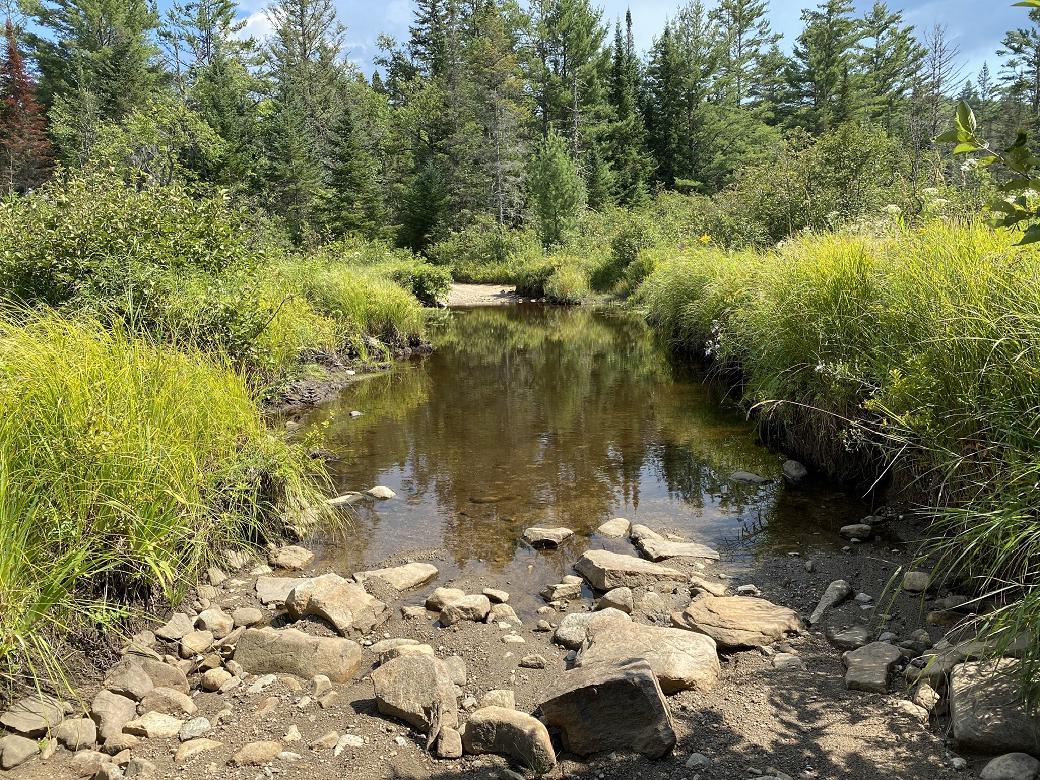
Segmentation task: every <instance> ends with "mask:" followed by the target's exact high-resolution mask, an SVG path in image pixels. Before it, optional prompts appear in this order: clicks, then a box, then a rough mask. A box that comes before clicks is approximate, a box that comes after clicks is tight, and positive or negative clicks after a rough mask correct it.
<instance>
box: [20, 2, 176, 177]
mask: <svg viewBox="0 0 1040 780" xmlns="http://www.w3.org/2000/svg"><path fill="white" fill-rule="evenodd" d="M33 21H35V22H36V24H37V25H39V26H40V27H41V28H43V29H44V30H45V31H46V34H45V35H37V34H34V35H31V36H29V39H30V42H31V44H32V46H33V49H34V53H35V56H36V61H37V63H38V64H39V67H40V70H41V71H42V74H43V77H42V80H41V83H40V96H41V98H42V99H43V101H44V103H47V104H50V105H51V111H50V115H51V132H52V135H53V136H54V138H55V139H56V140H57V141H58V146H59V149H60V151H61V153H62V154H63V156H64V157H65V158H66V160H67V161H69V162H73V163H76V162H79V163H82V162H85V161H86V160H87V159H89V156H90V152H91V147H92V143H93V141H94V139H95V138H96V133H97V127H98V124H99V123H102V122H110V121H115V122H118V121H120V120H121V119H123V118H124V117H126V116H127V115H128V114H129V113H130V112H131V111H133V110H134V109H136V108H142V107H143V106H144V105H145V104H146V103H147V101H148V99H149V97H150V96H152V95H153V94H155V92H156V90H158V89H159V87H160V83H161V81H162V73H161V70H160V68H159V67H158V65H157V63H156V55H157V54H158V50H157V49H156V47H155V45H154V44H153V42H152V34H153V33H154V31H155V29H156V26H157V25H158V16H157V14H156V11H155V8H154V6H152V5H151V4H150V3H149V2H148V0H42V2H40V3H39V5H37V6H35V10H34V14H33Z"/></svg>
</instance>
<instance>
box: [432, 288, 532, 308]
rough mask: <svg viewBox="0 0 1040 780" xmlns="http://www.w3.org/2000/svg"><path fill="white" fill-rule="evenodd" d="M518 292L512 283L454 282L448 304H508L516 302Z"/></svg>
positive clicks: (456, 305) (453, 305) (457, 305)
mask: <svg viewBox="0 0 1040 780" xmlns="http://www.w3.org/2000/svg"><path fill="white" fill-rule="evenodd" d="M516 300H517V299H516V292H515V289H514V288H513V287H512V286H511V285H502V284H453V285H452V286H451V292H450V293H448V301H447V303H448V306H450V307H462V306H508V305H510V304H513V303H516Z"/></svg>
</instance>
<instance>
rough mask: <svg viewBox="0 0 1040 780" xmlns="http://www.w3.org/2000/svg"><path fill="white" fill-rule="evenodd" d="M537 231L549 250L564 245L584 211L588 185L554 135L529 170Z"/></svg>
mask: <svg viewBox="0 0 1040 780" xmlns="http://www.w3.org/2000/svg"><path fill="white" fill-rule="evenodd" d="M528 176H529V188H530V193H531V210H532V212H533V214H534V221H535V230H536V231H537V232H538V238H539V239H540V240H541V242H542V246H544V247H545V248H546V249H548V248H549V247H552V246H555V245H556V244H559V243H561V242H562V241H563V240H564V238H565V236H566V235H567V233H568V232H569V231H570V230H573V228H574V227H575V224H576V220H577V218H578V215H579V213H580V211H581V209H583V208H584V207H585V197H586V193H585V184H584V183H583V182H582V179H581V176H580V175H579V174H578V169H577V166H576V165H575V164H574V161H573V160H572V159H571V157H570V156H569V155H568V154H567V148H566V146H565V144H564V141H563V138H561V137H560V136H559V135H557V134H556V133H555V132H551V133H550V134H549V136H548V137H547V138H546V139H545V141H544V142H543V143H542V145H541V147H540V148H539V149H538V151H537V152H536V153H535V155H534V157H533V158H532V160H531V164H530V168H529V170H528Z"/></svg>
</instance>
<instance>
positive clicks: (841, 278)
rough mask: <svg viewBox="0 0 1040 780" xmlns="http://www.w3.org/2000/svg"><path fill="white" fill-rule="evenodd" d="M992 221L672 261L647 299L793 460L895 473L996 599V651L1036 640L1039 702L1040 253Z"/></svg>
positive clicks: (1030, 677)
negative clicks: (722, 375) (735, 387)
mask: <svg viewBox="0 0 1040 780" xmlns="http://www.w3.org/2000/svg"><path fill="white" fill-rule="evenodd" d="M1015 240H1016V239H1015V237H1014V236H1013V235H1009V234H1006V233H1000V232H995V231H993V230H991V229H989V228H988V227H985V226H983V225H980V224H960V225H954V224H948V223H944V222H939V221H935V222H931V223H928V224H925V225H923V226H922V227H920V228H917V229H913V230H909V229H899V228H893V229H891V230H890V231H888V232H886V233H881V234H878V235H857V234H854V233H837V234H826V235H819V236H807V237H804V238H800V239H797V240H793V241H790V242H788V243H786V244H784V245H782V246H781V247H779V248H778V249H777V250H776V251H774V252H769V253H762V254H757V253H750V252H745V253H727V252H723V251H719V250H712V249H701V250H691V251H688V252H685V253H677V254H675V255H674V256H672V257H671V258H668V259H665V260H662V261H660V262H659V263H658V264H657V267H656V270H655V271H654V272H653V273H652V275H651V276H650V277H649V278H648V279H647V281H646V282H645V283H644V284H643V286H642V288H641V289H640V292H639V298H640V302H641V305H642V306H644V307H645V309H646V311H647V314H648V316H649V318H650V320H651V322H653V323H654V324H655V326H656V327H657V328H659V329H660V330H661V331H662V332H663V333H664V334H666V336H667V337H668V338H669V339H670V340H671V341H672V342H673V344H675V345H676V346H681V347H683V348H685V349H689V350H693V351H697V352H699V353H701V354H702V355H705V356H706V357H708V358H710V359H712V360H714V361H715V365H716V367H717V368H718V369H719V370H727V371H730V372H732V373H733V375H737V376H739V386H740V392H741V393H742V395H743V399H744V401H745V403H746V404H747V405H748V406H749V407H750V406H755V407H757V408H758V410H759V411H760V412H761V415H760V419H761V420H762V423H763V425H767V426H775V427H777V428H779V429H780V430H782V431H783V436H784V443H785V445H786V446H787V447H788V450H789V451H792V454H798V455H801V456H803V457H807V458H809V459H811V460H812V461H813V462H814V463H816V464H817V466H819V467H822V468H823V469H824V470H825V471H828V472H830V473H831V474H834V475H836V476H842V477H848V478H855V479H859V480H861V481H866V482H868V483H869V482H870V481H871V480H873V479H876V478H879V477H880V476H881V475H886V474H887V475H898V480H896V481H898V482H900V483H901V484H903V485H904V486H905V487H906V488H908V492H907V493H906V494H905V495H908V496H911V497H913V498H916V499H918V500H919V501H920V503H921V507H922V508H921V514H922V515H923V516H924V517H926V518H927V519H929V520H930V521H931V522H932V525H931V529H932V534H931V536H932V539H931V542H930V543H929V544H928V545H926V548H925V550H924V552H925V553H926V554H927V555H929V556H930V559H931V561H932V563H933V565H934V570H935V571H936V572H937V573H938V574H940V575H941V579H944V580H945V581H946V582H947V583H948V584H949V585H950V586H956V587H966V588H968V589H969V590H971V591H972V592H973V593H974V594H976V595H977V596H978V598H979V603H980V604H981V603H985V604H987V605H991V607H992V609H991V611H989V612H988V613H987V614H986V615H985V616H984V617H983V618H982V620H981V624H982V626H983V627H984V629H985V630H986V632H987V634H988V636H989V637H990V638H991V639H992V640H993V651H994V652H1000V651H1001V650H1002V649H1005V648H1007V647H1009V646H1010V645H1011V644H1012V643H1013V642H1014V641H1015V640H1016V638H1018V637H1019V636H1020V635H1021V634H1026V635H1027V636H1028V637H1029V639H1030V648H1029V650H1028V651H1027V652H1026V655H1025V659H1024V664H1023V667H1022V669H1023V680H1024V681H1025V683H1026V685H1027V689H1028V691H1029V692H1030V694H1031V696H1032V699H1033V701H1040V517H1038V510H1040V500H1038V498H1037V496H1038V495H1040V493H1038V486H1040V400H1038V399H1040V252H1038V251H1037V250H1036V249H1034V248H1030V247H1024V248H1019V247H1015V246H1013V244H1014V242H1015Z"/></svg>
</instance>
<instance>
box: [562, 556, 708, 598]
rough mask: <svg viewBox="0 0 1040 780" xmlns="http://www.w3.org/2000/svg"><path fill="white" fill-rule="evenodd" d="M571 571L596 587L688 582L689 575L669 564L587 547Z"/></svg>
mask: <svg viewBox="0 0 1040 780" xmlns="http://www.w3.org/2000/svg"><path fill="white" fill-rule="evenodd" d="M574 570H575V571H577V572H578V574H580V575H581V576H582V577H584V578H585V579H586V580H588V581H589V584H590V585H591V586H592V587H593V588H595V589H596V590H604V591H605V590H613V589H614V588H621V587H626V588H637V587H641V586H645V585H653V584H654V583H657V582H688V581H689V576H688V575H686V574H684V573H683V572H681V571H679V570H678V569H672V568H670V567H668V566H662V565H661V564H659V563H653V562H651V561H647V560H644V559H642V558H637V557H636V556H634V555H619V554H618V553H613V552H610V551H609V550H588V551H586V552H585V553H584V554H583V555H582V556H581V558H579V559H578V562H577V563H576V564H574Z"/></svg>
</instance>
